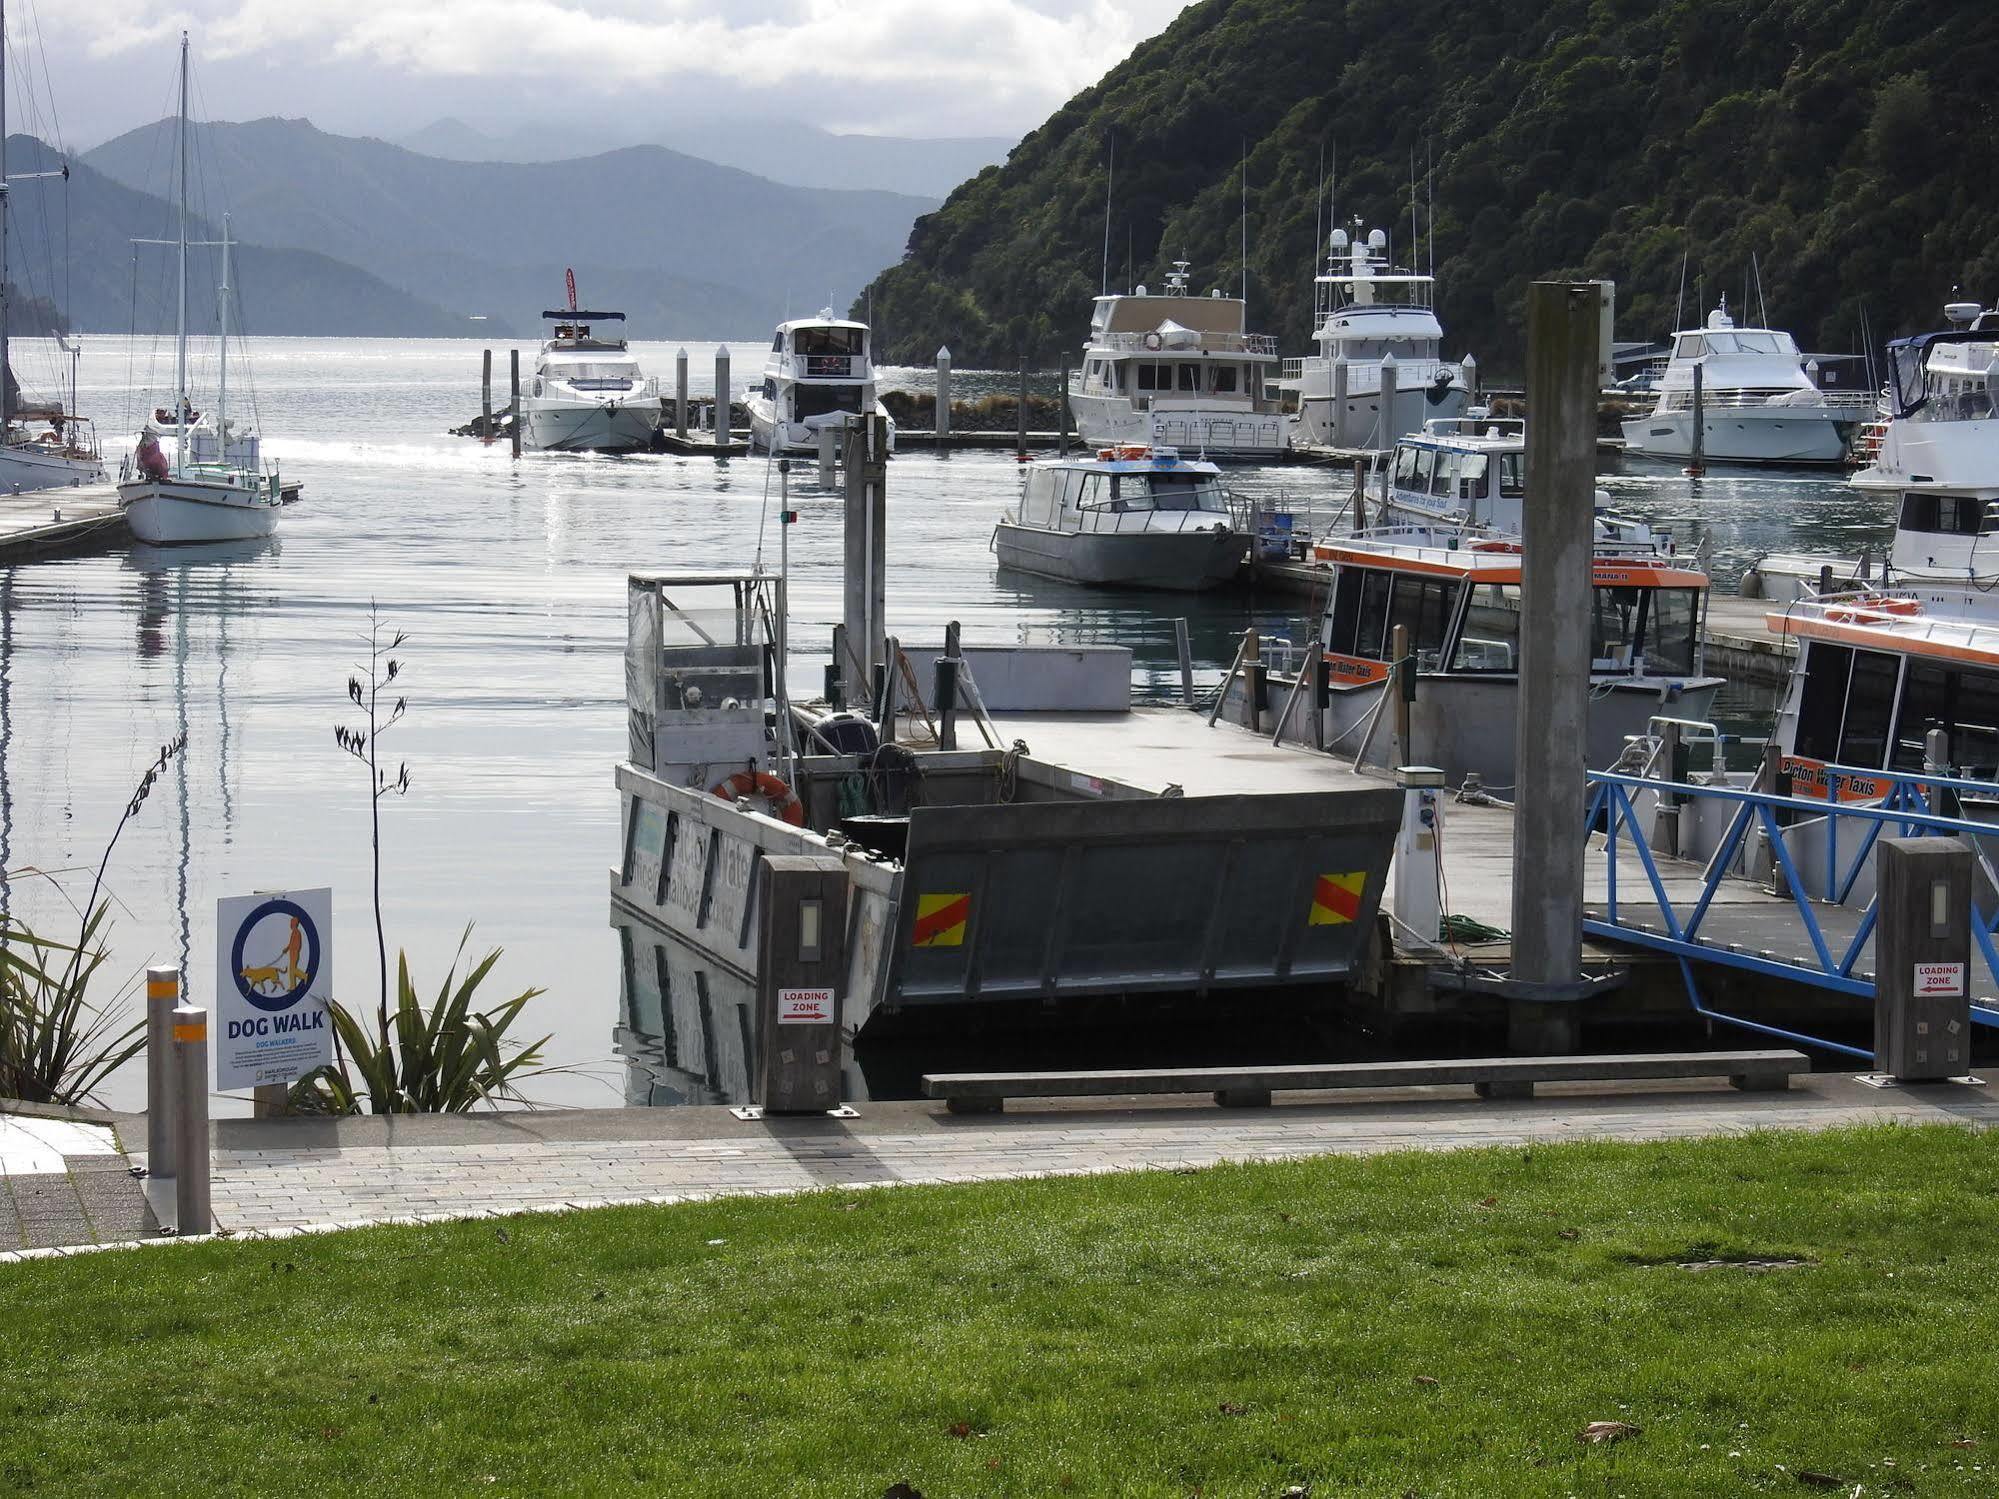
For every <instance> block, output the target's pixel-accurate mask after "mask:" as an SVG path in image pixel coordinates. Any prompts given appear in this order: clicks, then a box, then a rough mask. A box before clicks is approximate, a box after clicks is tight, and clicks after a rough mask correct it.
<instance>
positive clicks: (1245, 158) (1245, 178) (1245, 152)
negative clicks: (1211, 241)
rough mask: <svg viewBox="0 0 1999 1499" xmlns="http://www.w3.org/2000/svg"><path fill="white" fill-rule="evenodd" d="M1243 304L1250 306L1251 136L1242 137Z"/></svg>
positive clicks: (1245, 306)
mask: <svg viewBox="0 0 1999 1499" xmlns="http://www.w3.org/2000/svg"><path fill="white" fill-rule="evenodd" d="M1242 305H1243V306H1244V308H1247V307H1248V306H1249V137H1248V136H1244V137H1243V138H1242Z"/></svg>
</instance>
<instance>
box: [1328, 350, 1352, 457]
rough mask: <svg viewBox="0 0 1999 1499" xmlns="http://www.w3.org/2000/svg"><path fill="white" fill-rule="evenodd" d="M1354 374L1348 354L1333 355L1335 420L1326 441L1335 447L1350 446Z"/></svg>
mask: <svg viewBox="0 0 1999 1499" xmlns="http://www.w3.org/2000/svg"><path fill="white" fill-rule="evenodd" d="M1352 378H1353V377H1352V375H1351V374H1350V373H1349V372H1348V369H1347V356H1346V355H1344V354H1336V355H1334V356H1333V420H1332V425H1331V426H1330V428H1329V429H1328V430H1327V432H1326V442H1327V444H1328V445H1330V446H1332V447H1335V448H1344V447H1347V446H1349V444H1348V442H1347V427H1348V425H1349V424H1348V422H1347V399H1348V388H1349V386H1350V384H1351V381H1352Z"/></svg>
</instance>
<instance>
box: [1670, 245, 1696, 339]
mask: <svg viewBox="0 0 1999 1499" xmlns="http://www.w3.org/2000/svg"><path fill="white" fill-rule="evenodd" d="M1693 253H1694V247H1693V245H1692V244H1691V243H1689V244H1687V245H1685V246H1684V247H1682V249H1681V250H1680V294H1679V296H1678V297H1677V298H1675V299H1674V302H1673V331H1674V332H1675V333H1678V332H1679V331H1680V330H1681V329H1682V328H1684V327H1686V326H1687V325H1686V324H1685V323H1683V322H1681V321H1680V317H1681V314H1683V313H1684V312H1685V311H1686V306H1687V262H1688V261H1689V260H1691V259H1692V258H1693Z"/></svg>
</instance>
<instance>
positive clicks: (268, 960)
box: [229, 897, 319, 1015]
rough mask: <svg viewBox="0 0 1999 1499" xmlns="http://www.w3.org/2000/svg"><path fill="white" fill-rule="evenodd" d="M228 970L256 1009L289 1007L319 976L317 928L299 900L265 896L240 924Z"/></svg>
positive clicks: (230, 952) (270, 1011) (299, 998)
mask: <svg viewBox="0 0 1999 1499" xmlns="http://www.w3.org/2000/svg"><path fill="white" fill-rule="evenodd" d="M229 969H230V972H231V973H232V974H234V975H235V978H236V992H237V993H239V994H241V995H242V996H243V997H244V998H245V999H247V1000H248V1001H250V1003H251V1004H253V1005H255V1006H256V1007H257V1008H258V1009H260V1010H265V1011H268V1012H269V1013H271V1014H274V1015H275V1014H277V1013H278V1012H280V1011H282V1010H289V1009H290V1008H291V1007H292V1006H293V1005H295V1004H297V1003H298V1002H299V1001H300V1000H301V999H303V998H304V997H305V996H306V994H307V993H308V992H309V991H310V990H311V988H312V981H313V980H314V979H315V978H317V977H319V929H318V928H317V927H315V926H314V925H313V923H312V917H310V916H309V915H307V914H306V912H305V908H304V907H302V906H300V905H298V904H297V903H296V902H294V901H289V900H285V899H284V898H283V897H278V898H275V899H272V900H267V901H265V902H264V903H263V904H262V905H260V906H258V907H257V908H256V909H254V910H253V911H251V912H250V914H249V915H248V916H246V917H245V918H244V919H243V924H242V925H241V926H239V927H237V928H236V941H235V944H234V945H233V946H232V947H231V948H230V951H229Z"/></svg>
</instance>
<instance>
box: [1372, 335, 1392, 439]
mask: <svg viewBox="0 0 1999 1499" xmlns="http://www.w3.org/2000/svg"><path fill="white" fill-rule="evenodd" d="M1396 375H1397V371H1396V368H1395V356H1394V355H1393V354H1383V355H1382V356H1381V410H1380V413H1379V414H1378V415H1377V416H1376V417H1375V421H1374V431H1373V433H1372V434H1371V435H1370V436H1369V437H1368V440H1367V445H1368V446H1369V447H1371V448H1392V447H1394V446H1395V438H1396V427H1395V398H1396V396H1397V394H1398V393H1399V392H1398V391H1397V389H1396Z"/></svg>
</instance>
